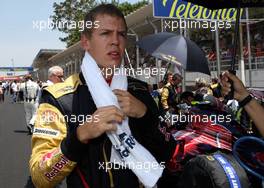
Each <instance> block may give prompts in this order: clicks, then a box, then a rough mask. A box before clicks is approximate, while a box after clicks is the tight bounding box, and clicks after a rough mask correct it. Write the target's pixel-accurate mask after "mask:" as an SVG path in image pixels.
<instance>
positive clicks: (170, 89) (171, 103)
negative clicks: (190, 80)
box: [160, 72, 182, 112]
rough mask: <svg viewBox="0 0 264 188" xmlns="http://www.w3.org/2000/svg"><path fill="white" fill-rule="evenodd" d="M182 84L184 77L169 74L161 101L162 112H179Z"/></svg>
mask: <svg viewBox="0 0 264 188" xmlns="http://www.w3.org/2000/svg"><path fill="white" fill-rule="evenodd" d="M181 82H182V76H181V75H179V74H174V75H173V74H172V73H170V72H169V73H168V74H167V83H166V85H165V86H163V88H162V92H161V99H160V110H161V111H165V112H166V111H169V110H170V111H172V112H175V111H177V104H178V103H179V96H178V95H179V94H180V91H179V84H180V83H181Z"/></svg>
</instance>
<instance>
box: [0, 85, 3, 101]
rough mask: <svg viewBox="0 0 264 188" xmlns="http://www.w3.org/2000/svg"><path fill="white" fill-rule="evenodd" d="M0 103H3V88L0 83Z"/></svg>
mask: <svg viewBox="0 0 264 188" xmlns="http://www.w3.org/2000/svg"><path fill="white" fill-rule="evenodd" d="M0 102H4V87H3V84H2V82H0Z"/></svg>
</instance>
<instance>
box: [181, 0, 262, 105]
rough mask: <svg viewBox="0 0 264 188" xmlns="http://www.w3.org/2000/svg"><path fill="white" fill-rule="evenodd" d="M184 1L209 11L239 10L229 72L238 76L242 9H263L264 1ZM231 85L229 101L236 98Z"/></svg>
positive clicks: (227, 97)
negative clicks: (237, 64)
mask: <svg viewBox="0 0 264 188" xmlns="http://www.w3.org/2000/svg"><path fill="white" fill-rule="evenodd" d="M184 1H188V2H191V3H194V4H198V5H201V6H204V7H207V8H209V9H222V8H237V15H236V24H235V39H234V43H233V46H234V49H235V50H234V54H233V58H232V64H231V70H229V72H231V73H232V74H236V71H235V61H236V48H237V46H238V42H239V39H238V38H239V21H240V19H239V17H240V8H241V7H263V6H264V1H263V0H231V1H230V0H214V1H210V0H207V1H206V0H184ZM229 82H230V84H231V85H232V87H231V92H229V94H228V96H226V97H225V98H226V99H227V100H228V99H232V98H233V97H234V87H233V83H232V81H231V80H230V81H229Z"/></svg>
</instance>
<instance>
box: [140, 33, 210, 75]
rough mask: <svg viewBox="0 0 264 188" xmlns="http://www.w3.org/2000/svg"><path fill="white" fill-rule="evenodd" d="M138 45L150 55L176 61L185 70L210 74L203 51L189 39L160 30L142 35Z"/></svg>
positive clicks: (172, 61) (171, 61)
mask: <svg viewBox="0 0 264 188" xmlns="http://www.w3.org/2000/svg"><path fill="white" fill-rule="evenodd" d="M137 44H138V46H139V47H140V48H142V49H144V50H145V51H146V52H148V53H149V54H151V55H152V56H154V57H156V58H158V59H161V60H165V61H167V62H170V63H176V64H177V65H180V66H182V67H183V68H184V69H185V70H186V71H192V72H201V73H204V74H208V75H210V71H209V67H208V62H207V59H206V57H205V54H204V52H203V51H202V50H201V49H200V48H199V47H198V46H197V45H196V44H195V43H194V42H193V41H191V40H189V39H187V38H185V37H183V36H181V35H176V34H174V33H168V32H162V33H157V34H152V35H148V36H145V37H143V38H142V39H141V40H139V41H138V42H137Z"/></svg>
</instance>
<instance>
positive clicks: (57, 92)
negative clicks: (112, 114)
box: [30, 74, 175, 188]
mask: <svg viewBox="0 0 264 188" xmlns="http://www.w3.org/2000/svg"><path fill="white" fill-rule="evenodd" d="M128 92H130V93H131V94H132V95H134V96H135V97H136V98H137V99H139V100H140V101H142V102H143V103H144V104H145V105H146V107H147V112H146V113H145V115H144V116H143V117H142V118H138V119H136V118H130V117H129V127H130V129H131V132H132V135H133V136H134V137H135V138H136V139H137V141H138V142H139V143H141V144H142V145H143V146H144V147H145V148H146V149H148V150H149V151H150V152H151V153H152V155H153V156H154V157H155V158H156V159H157V161H158V162H161V161H167V160H168V159H169V158H170V156H172V152H173V151H174V148H175V143H174V142H173V141H171V142H165V141H164V137H163V136H162V134H161V133H160V131H159V130H158V109H157V107H156V105H155V102H154V101H153V99H152V98H151V96H150V94H149V92H148V90H147V85H146V84H145V83H144V82H141V81H139V80H136V79H134V78H130V77H128ZM95 111H96V106H95V104H94V102H93V99H92V97H91V94H90V92H89V90H88V87H87V86H86V84H85V81H84V79H83V76H82V74H75V75H73V76H70V77H69V78H68V79H67V80H65V82H63V83H58V84H56V85H53V86H50V87H47V88H45V89H44V90H43V93H42V98H41V101H40V106H39V109H38V111H37V119H36V124H35V129H34V133H33V136H32V155H31V159H30V171H31V176H32V180H33V182H34V184H35V186H37V187H40V188H41V187H45V188H48V187H54V186H55V185H56V184H58V183H59V182H61V181H62V180H63V179H64V178H65V177H67V186H68V187H74V188H79V187H86V188H87V187H90V188H108V187H115V188H124V187H126V188H135V187H139V181H138V179H137V177H136V176H135V175H134V174H133V172H132V171H131V170H130V169H128V168H127V169H124V168H122V169H120V168H119V169H114V168H112V169H110V170H106V169H105V168H104V167H105V164H106V163H107V162H109V159H110V156H111V148H112V144H111V142H110V140H109V139H108V137H107V136H106V134H103V135H101V136H100V137H98V138H95V139H91V140H90V141H89V142H88V144H83V143H81V142H80V141H79V140H78V138H77V136H76V129H77V127H78V126H79V121H78V120H77V119H76V118H78V117H87V115H92V114H93V113H94V112H95ZM79 120H80V118H79ZM102 164H104V167H103V165H102Z"/></svg>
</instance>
